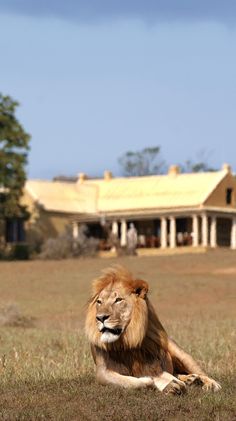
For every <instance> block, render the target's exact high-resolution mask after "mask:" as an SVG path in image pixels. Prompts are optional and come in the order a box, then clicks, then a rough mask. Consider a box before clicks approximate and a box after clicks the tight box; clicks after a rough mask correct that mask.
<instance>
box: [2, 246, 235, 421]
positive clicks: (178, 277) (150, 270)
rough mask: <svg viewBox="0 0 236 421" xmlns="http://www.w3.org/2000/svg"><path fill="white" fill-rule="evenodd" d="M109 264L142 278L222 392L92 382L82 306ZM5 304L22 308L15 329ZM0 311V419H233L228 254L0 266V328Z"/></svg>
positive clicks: (169, 324) (168, 323)
mask: <svg viewBox="0 0 236 421" xmlns="http://www.w3.org/2000/svg"><path fill="white" fill-rule="evenodd" d="M114 263H118V264H122V265H125V266H127V267H128V268H130V269H131V270H132V271H133V272H134V273H135V274H137V275H138V276H139V277H142V278H144V279H146V280H148V281H149V283H150V287H151V291H150V297H151V300H152V301H153V303H154V304H155V307H156V309H157V312H158V314H159V317H160V318H161V320H162V322H163V324H164V326H165V327H166V329H167V330H168V332H169V334H170V335H172V336H173V337H174V338H175V339H176V340H177V342H179V343H180V345H182V346H183V347H184V348H185V349H186V350H187V351H189V352H190V353H191V354H192V355H193V356H194V357H195V358H196V359H197V360H198V361H199V362H200V363H201V365H202V366H203V367H204V368H205V370H206V371H207V372H208V373H209V374H210V375H211V376H213V377H214V378H215V379H216V380H218V381H220V382H221V384H222V387H223V388H222V391H221V392H219V393H217V394H211V393H204V392H203V391H202V390H201V389H198V388H196V389H195V388H193V389H189V391H188V393H187V394H186V395H184V396H177V397H175V396H168V397H166V396H163V395H162V394H160V393H158V392H157V391H155V390H140V391H127V390H121V389H117V388H115V387H112V386H106V387H105V386H99V385H97V384H96V381H95V377H94V367H93V362H92V359H91V357H90V352H89V347H88V344H87V342H86V339H85V337H84V334H83V322H84V313H85V304H86V301H87V299H88V297H89V290H90V284H91V280H92V279H93V278H95V277H97V275H98V274H99V273H100V271H101V270H102V269H103V268H105V267H107V266H108V265H111V264H114ZM8 307H9V308H11V309H13V310H12V311H13V312H14V309H16V308H17V307H18V308H19V310H20V314H18V315H17V317H18V319H19V321H20V322H19V325H21V326H17V323H14V322H12V323H11V320H10V318H9V323H8V322H7V310H6V309H7V308H8ZM4 309H5V310H4ZM4 311H5V313H6V314H5V313H4ZM1 312H2V313H4V314H5V316H6V317H5V325H4V326H3V325H2V326H1V327H0V358H1V360H0V376H1V382H0V420H26V421H29V420H56V421H57V420H58V421H59V420H69V421H71V420H117V421H118V420H123V421H124V420H143V421H144V420H145V421H146V420H198V421H201V420H209V421H212V420H217V421H219V420H220V421H228V420H230V421H233V420H236V402H235V401H236V399H235V396H236V384H235V377H236V354H235V349H236V347H235V345H236V343H235V342H236V341H235V339H236V329H235V325H236V323H235V321H236V253H235V252H232V251H226V250H217V251H214V252H213V251H211V252H208V253H205V254H192V255H178V256H159V257H158V256H155V257H154V256H153V257H138V258H137V257H129V258H128V257H126V258H125V257H123V258H119V259H86V260H67V261H59V262H53V261H51V262H49V261H47V262H41V261H32V262H12V263H9V262H2V263H0V322H1ZM16 313H17V311H16ZM17 317H16V318H17ZM28 322H29V323H28ZM2 324H3V323H2ZM8 324H12V326H8ZM28 325H29V326H30V325H32V326H31V327H27V326H28Z"/></svg>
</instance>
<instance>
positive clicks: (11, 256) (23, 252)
mask: <svg viewBox="0 0 236 421" xmlns="http://www.w3.org/2000/svg"><path fill="white" fill-rule="evenodd" d="M29 258H30V248H29V244H27V243H13V244H7V245H6V246H4V247H0V260H29Z"/></svg>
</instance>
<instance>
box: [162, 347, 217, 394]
mask: <svg viewBox="0 0 236 421" xmlns="http://www.w3.org/2000/svg"><path fill="white" fill-rule="evenodd" d="M168 351H169V353H170V355H171V357H172V362H173V366H174V372H175V373H176V374H177V375H178V379H179V380H181V381H183V382H184V383H185V384H186V385H188V386H190V385H201V386H202V389H204V390H213V391H214V392H216V391H217V390H220V389H221V386H220V384H219V383H217V382H216V381H215V380H213V379H211V378H210V377H208V376H207V375H206V374H205V373H204V371H203V370H202V369H201V368H200V366H199V365H198V364H197V363H196V361H195V360H194V359H193V358H192V357H191V355H189V354H188V353H187V352H185V351H184V350H183V349H181V348H180V347H179V346H178V345H177V344H176V342H174V341H173V340H172V339H168Z"/></svg>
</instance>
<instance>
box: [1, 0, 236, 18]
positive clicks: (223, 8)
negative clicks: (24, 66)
mask: <svg viewBox="0 0 236 421" xmlns="http://www.w3.org/2000/svg"><path fill="white" fill-rule="evenodd" d="M0 10H2V11H4V12H7V13H14V14H23V15H31V16H35V17H39V16H41V17H56V18H62V19H67V20H71V21H77V22H83V23H93V22H99V21H102V20H117V19H140V20H142V21H145V22H153V23H155V22H163V21H164V22H170V21H178V20H185V21H217V22H222V23H226V24H230V23H231V24H232V23H235V21H236V0H38V1H37V0H6V1H5V2H0Z"/></svg>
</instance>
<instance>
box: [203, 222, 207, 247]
mask: <svg viewBox="0 0 236 421" xmlns="http://www.w3.org/2000/svg"><path fill="white" fill-rule="evenodd" d="M202 246H203V247H207V246H208V217H207V215H206V214H203V215H202Z"/></svg>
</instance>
